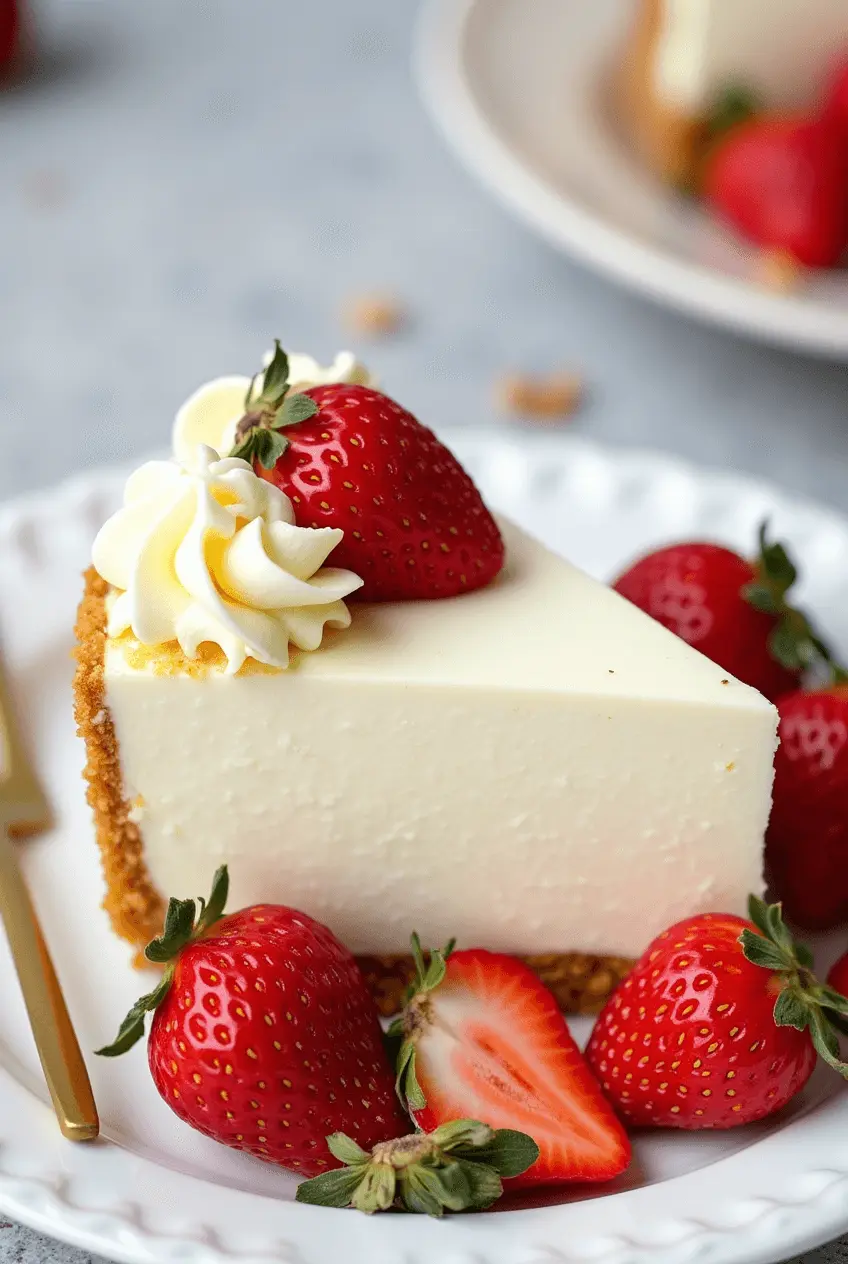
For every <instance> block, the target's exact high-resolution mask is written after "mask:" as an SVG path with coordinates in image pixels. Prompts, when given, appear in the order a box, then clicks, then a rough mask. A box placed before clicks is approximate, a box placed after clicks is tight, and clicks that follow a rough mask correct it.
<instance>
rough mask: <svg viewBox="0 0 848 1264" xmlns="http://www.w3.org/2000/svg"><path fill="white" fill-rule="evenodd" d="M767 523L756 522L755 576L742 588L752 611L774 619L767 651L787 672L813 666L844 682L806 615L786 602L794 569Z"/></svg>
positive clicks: (834, 681)
mask: <svg viewBox="0 0 848 1264" xmlns="http://www.w3.org/2000/svg"><path fill="white" fill-rule="evenodd" d="M768 525H769V524H768V520H767V519H766V520H764V521H763V522H762V523H761V524H760V531H759V541H760V553H759V557H758V558H757V560H756V562H755V568H756V575H755V577H754V579H753V580H752V582H751V583H750V584H746V585H745V587H744V588H743V589H742V596H743V597H744V598H745V600H746V601H747V602H748V604H749V605H751V606H753V607H754V609H755V610H761V611H762V612H763V613H764V614H770V615H773V616H774V617H775V618H776V620H777V622H776V623H775V625H774V627H773V629H772V631H771V634H770V636H769V643H768V648H769V653H770V654H771V656H772V658H774V659H776V661H777V662H778V663H780V665H781V666H782V667H785V668H786V669H787V671H790V672H796V673H797V674H799V675H800V673H802V672H807V671H810V670H813V669H816V670H818V671H820V672H822V673H825V672H826V674H827V678H828V680H829V682H830V683H832V684H839V683H844V682H845V681H848V671H846V670H845V668H844V667H842V666H841V664H839V663H838V662H837V660H836V659H835V658H834V656H833V653H832V651H831V650H830V648H829V646H828V645H827V644H826V643H825V642H824V641H823V640H822V638H821V637H820V636H819V634H818V632H817V631H816V629H815V628H814V626H813V624H812V623H811V622H810V620H809V619H808V618H807V616H806V614H804V613H803V611H801V610H798V609H796V608H795V607H794V606H792V605H790V604H789V602H788V601H787V597H788V594H789V591H790V589H791V588H792V587H793V585H794V584H795V581H796V580H797V578H798V569H797V567H796V566H795V563H794V562H793V560H792V558H791V557H790V555H789V553H788V552H787V550H786V547H785V546H784V545H783V544H781V543H780V542H779V541H772V540H769V537H768Z"/></svg>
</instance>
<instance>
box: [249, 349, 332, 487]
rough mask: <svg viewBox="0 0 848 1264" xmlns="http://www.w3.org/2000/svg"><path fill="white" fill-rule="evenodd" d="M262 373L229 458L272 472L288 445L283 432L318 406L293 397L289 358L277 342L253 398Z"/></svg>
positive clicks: (303, 397)
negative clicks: (256, 464) (255, 464)
mask: <svg viewBox="0 0 848 1264" xmlns="http://www.w3.org/2000/svg"><path fill="white" fill-rule="evenodd" d="M259 377H260V374H256V376H255V377H254V378H253V379H252V380H251V383H250V386H249V387H248V390H247V395H246V396H245V400H244V416H243V417H242V419H241V421H240V422H239V424H238V427H237V429H236V439H237V442H236V446H235V447H234V448H233V450H232V452H231V453H230V456H234V457H241V459H242V460H244V461H249V462H251V464H254V463H255V462H258V463H259V464H260V465H261V466H262V467H263V468H264V469H266V470H271V469H273V468H274V466H275V465H276V464H277V461H278V460H279V459H280V457H281V456H282V455H283V453H284V452H285V450H286V448H287V447H288V446H289V441H288V439H287V438H286V436H285V435H284V434H282V433H281V432H282V431H283V430H285V429H286V427H287V426H296V425H298V424H299V423H300V422H301V421H306V420H307V419H308V418H309V417H314V416H315V414H316V412H317V411H318V406H317V404H316V403H315V401H314V400H313V399H310V398H309V396H308V395H291V394H290V393H289V392H290V390H291V384H290V382H289V359H288V356H287V355H286V353H285V351H283V349H282V347H281V346H280V343H279V339H275V340H274V354H273V356H272V357H271V362H270V364H269V365H268V367H267V369H266V370H265V373H264V376H263V378H262V389H261V391H260V392H259V394H258V395H254V390H255V387H256V382H257V380H258V379H259Z"/></svg>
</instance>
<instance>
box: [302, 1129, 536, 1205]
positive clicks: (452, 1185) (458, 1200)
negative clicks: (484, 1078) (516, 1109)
mask: <svg viewBox="0 0 848 1264" xmlns="http://www.w3.org/2000/svg"><path fill="white" fill-rule="evenodd" d="M327 1145H328V1148H329V1150H330V1153H331V1154H332V1155H333V1156H334V1158H336V1159H338V1160H339V1162H340V1163H344V1164H345V1165H346V1166H345V1167H343V1168H338V1169H336V1170H334V1171H332V1172H324V1173H322V1174H321V1175H320V1176H316V1177H314V1178H313V1179H312V1180H311V1181H305V1182H304V1183H303V1184H302V1185H300V1186H299V1188H298V1191H297V1201H298V1202H300V1203H311V1204H313V1205H315V1206H319V1207H353V1208H355V1209H356V1210H358V1211H364V1212H366V1213H368V1214H372V1213H373V1212H377V1211H388V1210H389V1208H391V1207H397V1208H400V1209H402V1210H405V1211H411V1212H417V1213H419V1214H422V1215H428V1216H437V1217H438V1216H443V1215H444V1213H445V1212H446V1211H454V1212H456V1211H484V1210H485V1209H486V1208H487V1207H491V1206H492V1204H493V1203H494V1202H496V1201H497V1200H498V1198H500V1196H501V1194H502V1193H503V1178H508V1177H513V1176H520V1175H521V1174H522V1172H526V1171H527V1169H528V1168H529V1167H532V1165H533V1164H534V1163H535V1162H536V1160H537V1158H538V1157H539V1147H538V1146H537V1145H536V1143H535V1141H533V1140H532V1139H531V1138H530V1137H528V1136H526V1135H525V1134H524V1133H522V1132H515V1131H513V1130H511V1129H508V1128H502V1129H500V1130H497V1131H496V1130H495V1129H493V1128H490V1127H489V1126H488V1124H482V1123H478V1122H477V1121H476V1120H471V1119H461V1120H455V1121H454V1122H452V1123H447V1124H443V1125H442V1126H441V1127H440V1128H437V1129H436V1131H435V1132H433V1133H430V1134H426V1133H414V1134H412V1135H411V1136H408V1137H399V1138H398V1140H397V1141H384V1142H382V1143H381V1144H380V1145H377V1146H375V1147H374V1149H373V1150H372V1151H371V1153H370V1154H368V1153H367V1152H366V1151H365V1150H362V1149H361V1148H360V1147H359V1146H358V1145H357V1144H356V1142H355V1141H352V1140H351V1139H350V1137H346V1136H345V1135H344V1134H343V1133H335V1134H333V1135H332V1136H330V1137H328V1138H327Z"/></svg>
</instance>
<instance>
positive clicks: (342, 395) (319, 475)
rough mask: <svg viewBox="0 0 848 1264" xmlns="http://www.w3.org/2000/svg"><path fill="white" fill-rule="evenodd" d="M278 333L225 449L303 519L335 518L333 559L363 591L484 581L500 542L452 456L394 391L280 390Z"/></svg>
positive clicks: (388, 594)
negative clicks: (337, 539) (340, 535)
mask: <svg viewBox="0 0 848 1264" xmlns="http://www.w3.org/2000/svg"><path fill="white" fill-rule="evenodd" d="M288 372H289V370H288V359H287V358H286V355H285V352H284V351H283V350H282V349H281V347H280V344H279V342H276V343H275V350H274V356H273V359H272V360H271V363H270V364H269V366H268V368H267V369H266V370H265V376H264V379H263V383H262V387H261V390H260V392H259V394H258V395H254V393H253V388H251V391H250V392H248V398H247V400H246V401H245V408H246V412H245V415H244V417H243V418H242V419H241V421H240V422H239V425H238V429H237V433H236V447H235V448H234V449H233V452H232V454H231V455H233V456H240V457H243V458H244V459H245V460H249V461H252V462H253V466H254V469H255V470H256V472H257V473H258V474H260V475H261V476H262V477H263V478H267V479H268V480H269V481H270V482H272V483H276V484H277V486H278V487H281V488H282V490H283V491H284V492H285V493H286V494H287V495H288V496H290V497H291V500H292V503H293V505H294V511H295V518H296V520H297V524H298V526H301V527H341V529H342V530H343V531H344V533H345V534H344V539H343V540H342V541H341V543H340V544H339V545H337V547H336V549H335V550H334V552H333V557H332V562H333V565H334V566H341V567H345V568H347V569H349V570H352V571H354V572H355V573H356V574H358V575H360V576H361V577H362V578H363V580H364V581H365V582H364V586H363V587H362V588H361V589H360V590H359V592H358V593H357V599H358V600H363V601H406V600H418V599H421V598H430V597H453V596H457V595H458V594H460V593H465V592H471V591H472V589H475V588H482V587H483V586H484V585H486V584H488V583H490V582H491V580H492V579H494V577H495V576H496V575H497V574H498V572H499V571H500V569H501V567H502V566H503V560H504V545H503V540H502V539H501V534H500V531H499V530H498V527H497V524H496V523H495V520H494V518H493V517H492V515H491V514H490V513H489V511H488V509H487V508H486V506H485V505H484V504H483V501H482V499H481V497H480V493H479V492H478V491H477V488H476V487H475V486H474V484H473V482H472V481H471V479H470V478H469V476H468V475H467V474H466V472H465V470H463V468H462V466H461V465H460V464H459V462H458V461H457V460H456V458H455V457H454V456H453V455H452V453H450V452H449V451H448V449H447V448H446V447H444V445H443V444H441V443H440V442H439V440H438V439H437V438H436V436H435V435H434V434H433V432H432V431H431V430H428V429H427V428H426V427H425V426H422V425H421V423H420V422H419V421H416V419H415V417H413V415H412V413H409V412H407V411H406V409H405V408H401V406H400V404H396V403H395V402H394V400H392V399H389V397H388V396H387V395H383V394H382V393H381V392H380V391H376V390H372V389H371V388H370V387H367V386H356V385H345V384H337V385H331V386H314V387H311V388H310V389H309V390H306V391H303V392H302V393H300V394H296V395H290V394H289V382H288Z"/></svg>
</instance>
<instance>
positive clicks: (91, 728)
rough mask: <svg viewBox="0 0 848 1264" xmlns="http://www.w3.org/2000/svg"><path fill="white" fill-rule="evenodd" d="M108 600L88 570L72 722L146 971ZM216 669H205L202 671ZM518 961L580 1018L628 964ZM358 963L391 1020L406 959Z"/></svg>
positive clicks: (122, 916)
mask: <svg viewBox="0 0 848 1264" xmlns="http://www.w3.org/2000/svg"><path fill="white" fill-rule="evenodd" d="M108 592H109V585H108V584H107V583H106V581H105V580H103V579H101V578H100V576H99V575H98V573H97V571H96V570H94V568H93V567H92V568H90V569H89V570H87V571H86V572H85V591H84V594H83V598H82V601H81V602H80V607H79V611H78V614H77V624H76V636H77V647H76V651H75V656H76V660H77V670H76V674H75V676H74V715H75V718H76V722H77V732H78V733H79V735H80V737H82V738H83V740H84V742H85V749H86V764H85V770H84V773H83V775H84V777H85V780H86V782H87V783H88V789H87V798H88V802H89V804H90V805H91V808H92V811H93V813H94V829H95V835H96V838H97V845H98V847H99V848H100V858H101V862H102V865H103V876H104V878H105V881H106V896H105V899H104V901H103V907H104V908H105V910H106V912H107V913H108V914H109V917H110V919H111V922H112V927H113V929H114V931H115V933H116V934H117V935H119V936H120V937H121V938H122V939H125V940H126V941H127V942H128V943H130V944H132V945H133V946H134V947H135V948H137V949H138V950H139V953H138V957H137V958H136V964H137V965H139V966H146V965H147V964H148V963H147V962H146V961H145V959H144V957H143V956H142V954H141V950H142V949H143V948H144V947H145V945H146V944H148V943H149V942H150V940H151V939H153V938H154V937H155V936H156V935H158V934H159V933H160V932H161V930H162V925H163V922H164V917H165V900H164V898H163V896H162V895H161V893H160V892H159V891H157V889H156V887H155V886H154V884H153V882H152V880H151V877H150V874H149V872H148V870H147V865H146V864H145V861H144V841H143V839H142V836H141V832H140V830H139V828H138V825H137V824H136V823H135V822H134V821H132V820H131V819H130V814H131V811H132V807H133V805H132V803H130V802H129V801H128V800H127V799H126V798H125V797H124V794H123V778H122V775H121V760H120V752H119V750H118V740H117V737H116V735H115V729H114V726H113V724H112V717H111V716H110V714H109V709H108V707H107V705H106V690H105V683H104V678H103V664H104V655H105V647H106V596H107V594H108ZM140 665H141V664H140ZM214 665H216V664H213V663H209V664H204V666H205V669H206V670H208V669H209V667H212V666H214ZM163 669H164V668H163ZM169 670H170V669H169ZM523 960H525V961H526V962H527V964H528V965H529V966H530V967H531V969H533V970H534V971H535V972H536V973H537V974H538V975H539V977H540V979H541V980H542V982H543V983H544V984H545V985H546V987H548V988H549V989H550V991H551V992H552V993H553V994H554V996H555V997H556V1000H557V1002H558V1004H559V1006H560V1009H562V1010H565V1011H566V1012H570V1013H578V1014H594V1013H597V1011H598V1010H599V1009H600V1008H601V1006H602V1005H603V1003H604V1001H605V1000H606V999H607V997H608V996H609V994H610V993H611V992H612V991H613V989H614V988H615V987H616V986H617V985H618V983H619V982H620V980H621V979H623V978H624V975H625V974H626V973H627V972H628V971H629V970H630V968H631V966H632V964H633V963H632V961H629V960H626V959H624V958H622V957H604V956H591V955H586V954H584V953H573V952H569V953H552V954H549V955H545V956H533V957H525V958H523ZM357 961H358V962H359V966H360V968H361V970H362V972H363V974H364V976H365V979H366V982H367V983H368V986H369V988H370V990H371V993H372V995H373V996H374V999H375V1000H376V1002H377V1006H378V1008H379V1010H380V1013H381V1014H383V1015H384V1016H385V1017H390V1016H391V1015H393V1014H396V1013H397V1012H398V1011H399V1010H400V1009H401V1008H402V1007H403V1003H404V1001H405V999H406V994H407V990H408V988H409V986H410V984H411V982H412V978H413V972H414V967H413V961H412V958H411V957H410V956H408V955H407V954H406V953H397V954H392V955H389V956H368V957H358V958H357Z"/></svg>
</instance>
